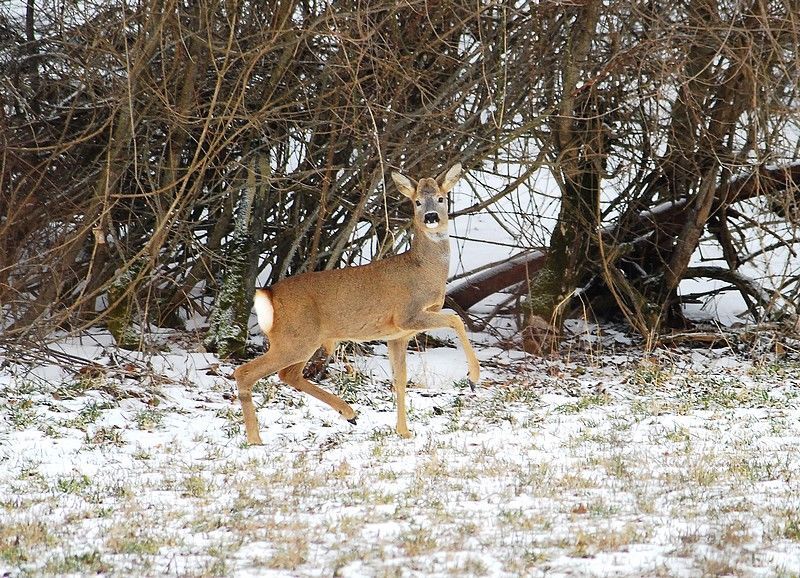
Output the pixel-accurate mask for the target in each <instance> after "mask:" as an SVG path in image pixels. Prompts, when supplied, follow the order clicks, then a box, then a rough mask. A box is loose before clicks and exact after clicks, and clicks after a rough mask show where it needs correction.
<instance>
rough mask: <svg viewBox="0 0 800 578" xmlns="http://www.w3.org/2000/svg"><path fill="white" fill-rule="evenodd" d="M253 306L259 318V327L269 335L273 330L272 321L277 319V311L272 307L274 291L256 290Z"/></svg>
mask: <svg viewBox="0 0 800 578" xmlns="http://www.w3.org/2000/svg"><path fill="white" fill-rule="evenodd" d="M253 306H254V307H255V310H256V317H258V326H259V327H260V328H261V331H263V332H264V333H268V332H269V330H270V329H272V321H273V320H274V319H275V309H274V308H273V306H272V291H270V290H269V289H267V288H264V289H256V294H255V296H254V297H253Z"/></svg>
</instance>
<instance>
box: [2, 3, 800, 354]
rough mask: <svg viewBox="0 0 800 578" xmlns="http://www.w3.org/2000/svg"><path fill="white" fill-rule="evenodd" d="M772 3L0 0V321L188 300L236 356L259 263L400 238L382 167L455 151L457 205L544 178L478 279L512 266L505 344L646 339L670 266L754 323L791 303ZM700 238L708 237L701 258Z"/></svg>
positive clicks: (660, 319) (787, 124) (81, 315)
mask: <svg viewBox="0 0 800 578" xmlns="http://www.w3.org/2000/svg"><path fill="white" fill-rule="evenodd" d="M798 14H800V4H799V3H798V2H797V1H795V0H782V1H767V0H754V1H751V2H738V1H729V2H728V1H712V0H686V1H683V2H671V1H666V0H663V1H651V2H621V1H619V2H618V1H611V2H599V1H596V0H587V1H581V2H543V3H528V2H499V3H474V2H466V1H455V2H433V1H430V0H429V1H417V0H408V1H403V2H395V1H392V2H388V1H387V2H384V1H380V0H379V1H375V2H361V1H353V0H345V1H336V2H332V1H330V2H324V1H315V0H278V1H274V2H268V3H265V2H247V1H241V2H220V1H215V0H207V1H201V2H176V1H170V0H148V1H141V2H115V1H112V2H96V3H93V2H70V3H56V2H52V3H51V2H34V1H33V0H28V1H27V2H20V3H19V4H10V5H3V6H0V312H1V313H0V314H2V315H3V320H2V331H3V339H5V340H7V341H17V342H19V341H20V340H26V339H27V340H30V339H34V338H35V339H37V340H41V339H43V338H44V337H45V336H48V335H51V334H52V333H53V331H54V330H55V329H66V330H71V331H81V330H83V329H86V328H88V327H91V326H94V325H98V324H105V325H107V326H108V327H109V328H110V329H111V331H112V333H113V334H114V336H115V338H116V339H117V342H118V343H119V344H120V345H123V346H125V347H138V346H139V345H140V344H141V343H142V339H143V331H142V329H143V328H145V329H146V328H147V327H148V325H149V324H153V325H157V326H177V325H180V324H181V323H183V322H184V320H186V319H187V318H191V317H198V316H199V317H200V318H202V319H208V320H209V324H210V328H211V330H210V332H209V338H208V340H207V343H208V345H209V346H210V347H212V348H218V349H220V350H221V352H222V353H223V354H225V355H228V354H238V353H240V352H241V351H242V348H243V345H244V342H245V339H246V318H247V314H248V312H249V298H250V295H251V294H252V288H253V284H254V282H255V279H256V277H257V276H259V275H260V276H261V277H262V278H263V279H266V280H267V281H268V282H271V281H275V280H277V279H280V278H282V277H283V276H285V275H290V274H293V273H297V272H301V271H306V270H313V269H326V268H333V267H339V266H342V265H346V264H354V263H360V262H363V261H364V260H368V259H372V258H379V257H380V256H382V255H385V254H387V253H389V252H392V251H396V250H398V249H400V248H401V247H402V246H403V244H404V242H405V240H404V237H403V233H402V231H403V227H404V225H405V223H406V215H407V213H406V212H405V211H406V208H405V207H404V206H403V201H402V200H401V199H400V198H399V196H398V195H395V194H394V192H393V190H392V189H391V187H386V185H385V179H386V177H387V176H388V174H389V169H390V168H401V169H402V170H404V171H405V172H408V173H409V174H412V175H417V176H419V175H424V174H433V173H435V172H437V170H438V169H439V168H440V167H442V166H444V165H448V164H450V163H452V162H455V161H460V162H462V163H463V164H464V166H465V167H466V168H467V169H468V170H469V171H470V175H471V176H470V181H469V183H470V185H471V186H472V187H473V188H474V190H475V193H476V195H478V200H477V201H476V203H475V204H474V205H473V206H472V207H470V208H469V209H466V210H463V211H459V213H458V215H456V217H458V216H461V215H464V214H468V213H470V212H476V211H492V210H493V207H494V206H495V204H496V203H497V202H498V201H501V200H502V199H503V198H505V197H507V196H509V195H514V194H528V191H531V194H532V195H538V194H540V192H539V191H537V185H536V183H537V179H539V178H541V175H542V174H543V173H548V174H549V175H550V177H551V178H552V179H553V180H554V181H555V182H556V183H557V187H558V189H559V198H558V199H557V200H558V202H559V207H560V209H559V210H560V212H559V214H558V219H557V222H556V224H555V225H554V226H552V227H550V228H549V229H548V231H549V234H550V235H551V238H550V240H549V244H548V245H549V246H547V247H544V250H543V251H542V252H541V259H540V261H539V262H537V266H536V267H538V268H536V267H527V268H522V269H520V271H522V273H521V274H518V275H517V276H516V277H514V276H512V278H509V279H507V280H503V281H501V282H499V283H497V282H496V281H497V279H496V277H495V278H494V279H493V281H494V282H495V283H494V285H486V286H491V287H492V290H496V289H499V288H504V287H506V286H517V287H518V288H519V282H520V281H524V283H523V284H522V285H523V286H524V289H522V290H523V291H524V293H525V294H527V295H528V296H529V297H528V298H527V299H526V304H525V307H526V311H527V315H526V345H527V347H528V348H529V349H530V350H533V351H538V350H541V349H542V348H544V347H549V346H550V345H552V340H551V339H550V337H551V336H553V335H558V330H559V328H560V326H561V321H562V318H563V316H564V315H565V314H566V312H568V311H569V309H570V306H579V307H582V308H585V309H588V310H590V311H593V312H595V313H596V314H599V315H612V314H614V313H616V314H620V315H622V316H623V317H625V318H626V319H627V320H628V321H629V322H630V323H631V325H632V326H633V327H634V328H635V329H636V330H638V331H639V332H640V333H642V334H643V335H645V336H646V337H652V336H653V335H655V334H656V333H657V332H658V331H660V330H661V329H662V327H663V326H664V324H675V323H680V322H681V315H680V303H681V300H680V299H681V298H680V297H679V295H678V293H677V287H678V284H679V283H680V281H681V280H683V279H685V278H687V277H690V276H704V277H712V278H718V279H722V280H723V281H725V282H726V283H728V284H729V285H731V286H733V287H736V289H737V290H739V291H741V293H742V294H743V295H744V296H745V299H746V301H747V303H748V305H749V306H750V307H751V309H752V313H753V316H754V317H755V318H756V319H763V318H765V317H779V318H782V319H787V318H788V319H789V320H794V319H796V313H797V303H798V294H799V292H800V282H798V279H799V278H798V269H799V268H800V267H799V266H797V264H796V263H795V264H791V263H790V262H789V260H791V259H795V261H796V257H795V255H796V253H795V251H796V248H797V244H798V240H797V239H798V236H797V234H796V233H797V231H796V225H797V220H798V219H797V216H798V209H797V199H798V187H797V184H798V178H799V177H798V172H799V171H798V168H797V161H798V159H799V158H800V145H798V135H800V127H798V118H799V115H798V99H797V90H798V82H799V81H800V75H798V69H799V68H800V67H798V50H797V47H798V40H799V39H800V21H798V18H799V17H798ZM497 182H502V183H503V185H502V186H500V187H499V188H498V187H497V186H496V185H495V184H494V183H497ZM492 187H494V188H492ZM387 190H388V193H387ZM514 218H515V219H517V220H518V221H519V222H520V223H521V224H522V228H523V229H524V228H526V227H527V228H528V229H530V228H533V227H541V218H540V215H538V214H535V213H534V212H529V213H524V212H523V213H521V214H517V215H515V216H514ZM754 232H757V233H758V235H759V236H760V237H759V238H761V239H763V240H764V242H763V243H762V251H761V252H760V253H759V254H754V253H755V252H754V251H753V250H752V239H753V234H754ZM703 235H707V236H710V237H711V238H713V239H714V240H715V242H716V243H717V245H718V247H719V249H720V253H721V255H722V259H721V260H718V262H716V263H715V264H714V265H713V266H712V265H709V266H707V267H703V268H702V270H700V269H699V268H696V267H695V268H692V267H689V259H690V257H691V255H692V254H693V253H694V252H695V250H696V248H697V245H698V242H699V241H700V239H701V238H702V237H703ZM530 238H531V235H527V234H522V235H520V248H521V249H525V248H527V247H526V246H525V244H526V239H530ZM771 252H776V253H775V254H777V255H780V256H781V258H782V259H784V261H787V265H786V267H784V270H783V275H782V277H781V280H780V282H779V286H778V287H770V288H767V289H765V287H764V286H763V284H762V283H759V282H758V281H756V282H755V283H754V282H752V281H751V280H749V279H748V278H747V277H746V276H744V275H742V274H741V273H740V268H741V267H742V266H743V265H747V264H749V263H752V262H754V260H756V259H758V257H759V255H762V256H763V254H765V253H771ZM487 278H488V279H490V280H492V273H491V272H490V273H489V274H488V277H487V274H484V275H483V277H480V278H473V279H472V280H468V281H467V282H466V285H471V286H473V288H474V286H475V285H476V284H480V283H483V282H485V280H486V279H487ZM457 289H458V288H457ZM576 289H580V290H579V291H576ZM518 290H519V289H518ZM456 302H458V300H457V299H456ZM460 304H461V305H462V307H464V306H466V308H468V307H469V306H470V305H471V304H470V303H466V301H464V300H462V301H461V302H460Z"/></svg>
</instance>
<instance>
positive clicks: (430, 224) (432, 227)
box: [425, 223, 439, 229]
mask: <svg viewBox="0 0 800 578" xmlns="http://www.w3.org/2000/svg"><path fill="white" fill-rule="evenodd" d="M425 226H426V227H428V228H429V229H435V228H436V227H438V226H439V223H425Z"/></svg>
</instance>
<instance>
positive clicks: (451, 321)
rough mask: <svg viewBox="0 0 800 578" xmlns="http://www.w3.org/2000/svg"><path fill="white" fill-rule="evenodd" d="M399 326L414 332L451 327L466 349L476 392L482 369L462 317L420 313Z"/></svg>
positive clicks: (471, 383) (470, 375)
mask: <svg viewBox="0 0 800 578" xmlns="http://www.w3.org/2000/svg"><path fill="white" fill-rule="evenodd" d="M398 325H400V327H402V328H403V329H408V330H413V331H426V330H428V329H439V328H442V327H449V328H450V329H452V330H453V331H455V332H456V335H458V339H459V341H461V346H462V347H463V348H464V355H466V356H467V365H468V366H469V374H468V377H469V382H470V386H471V387H472V389H473V391H474V390H475V385H476V384H477V383H478V379H479V378H480V373H481V367H480V364H479V363H478V356H477V355H475V350H474V349H472V345H471V344H470V342H469V338H468V337H467V330H466V328H465V327H464V322H463V321H461V317H459V316H458V315H456V314H455V313H441V312H438V311H437V312H433V311H418V312H416V313H415V314H413V315H411V316H409V317H408V318H407V319H406V320H404V321H403V322H402V323H398Z"/></svg>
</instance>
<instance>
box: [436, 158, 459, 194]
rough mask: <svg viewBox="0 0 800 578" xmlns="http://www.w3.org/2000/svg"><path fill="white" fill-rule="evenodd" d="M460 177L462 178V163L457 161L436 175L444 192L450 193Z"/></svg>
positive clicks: (437, 181)
mask: <svg viewBox="0 0 800 578" xmlns="http://www.w3.org/2000/svg"><path fill="white" fill-rule="evenodd" d="M460 178H461V163H456V164H454V165H453V166H452V167H450V168H449V169H447V170H446V171H443V172H442V173H441V174H440V175H439V176H438V177H436V184H438V185H439V188H440V189H441V190H442V192H443V193H449V192H450V190H451V189H452V188H453V187H454V186H455V184H456V183H457V182H458V179H460Z"/></svg>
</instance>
